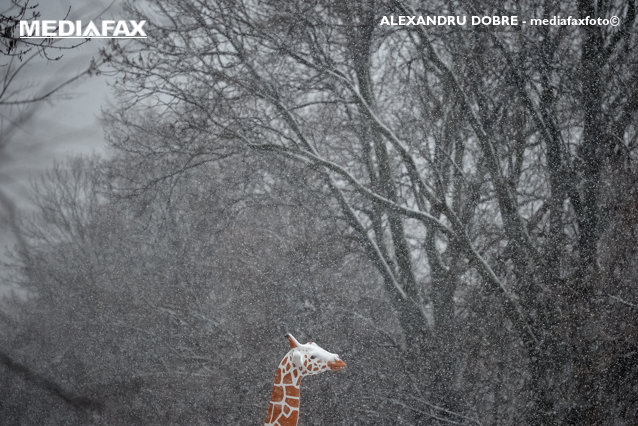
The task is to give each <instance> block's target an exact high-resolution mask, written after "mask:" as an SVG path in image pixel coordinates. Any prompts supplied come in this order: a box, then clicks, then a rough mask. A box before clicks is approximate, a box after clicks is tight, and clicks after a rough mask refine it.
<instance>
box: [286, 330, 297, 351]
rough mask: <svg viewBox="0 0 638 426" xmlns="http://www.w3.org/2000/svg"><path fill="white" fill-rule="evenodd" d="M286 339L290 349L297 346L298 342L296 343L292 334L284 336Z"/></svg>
mask: <svg viewBox="0 0 638 426" xmlns="http://www.w3.org/2000/svg"><path fill="white" fill-rule="evenodd" d="M286 337H287V338H288V343H289V344H290V349H294V348H296V347H297V346H299V342H298V341H297V339H295V336H293V335H292V334H290V333H288V334H286Z"/></svg>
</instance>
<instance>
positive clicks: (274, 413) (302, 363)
mask: <svg viewBox="0 0 638 426" xmlns="http://www.w3.org/2000/svg"><path fill="white" fill-rule="evenodd" d="M286 337H287V338H288V343H289V344H290V350H289V351H288V353H287V354H286V356H285V357H284V358H283V359H282V360H281V362H280V363H279V368H277V373H275V383H274V384H273V387H272V395H271V397H270V404H269V405H268V414H267V415H266V421H265V423H264V426H271V425H272V426H296V425H297V420H298V419H299V387H300V385H301V379H302V378H303V377H305V376H311V375H313V374H318V373H321V372H324V371H328V370H332V371H337V370H340V369H342V368H344V367H345V366H346V363H345V362H343V361H342V360H341V358H339V355H337V354H333V353H330V352H328V351H326V350H324V349H322V348H321V347H319V345H317V344H316V343H313V342H308V343H306V344H305V345H302V344H301V343H299V342H298V341H297V339H295V338H294V337H293V335H292V334H290V333H288V334H286Z"/></svg>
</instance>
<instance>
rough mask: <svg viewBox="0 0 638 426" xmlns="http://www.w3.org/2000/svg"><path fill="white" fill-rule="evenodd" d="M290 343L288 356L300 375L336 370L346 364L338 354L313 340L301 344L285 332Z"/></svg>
mask: <svg viewBox="0 0 638 426" xmlns="http://www.w3.org/2000/svg"><path fill="white" fill-rule="evenodd" d="M286 337H287V338H288V342H289V343H290V352H289V354H290V356H291V360H292V364H293V366H294V367H295V368H296V369H297V370H298V371H299V373H300V375H301V376H302V377H303V376H311V375H313V374H318V373H321V372H323V371H328V370H332V371H337V370H340V369H342V368H344V367H345V366H346V363H345V362H343V360H342V359H341V358H339V355H337V354H333V353H331V352H328V351H327V350H325V349H323V348H322V347H320V346H319V345H317V344H316V343H313V342H308V343H306V344H305V345H302V344H301V343H299V342H298V341H297V339H295V338H294V336H293V335H292V334H290V333H288V334H286Z"/></svg>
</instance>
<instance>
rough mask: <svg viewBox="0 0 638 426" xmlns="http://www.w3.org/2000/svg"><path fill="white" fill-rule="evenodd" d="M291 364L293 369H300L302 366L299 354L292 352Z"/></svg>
mask: <svg viewBox="0 0 638 426" xmlns="http://www.w3.org/2000/svg"><path fill="white" fill-rule="evenodd" d="M292 363H293V364H295V367H297V368H300V367H301V366H302V362H301V352H299V351H294V352H293V353H292Z"/></svg>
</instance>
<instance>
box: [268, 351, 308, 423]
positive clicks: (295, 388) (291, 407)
mask: <svg viewBox="0 0 638 426" xmlns="http://www.w3.org/2000/svg"><path fill="white" fill-rule="evenodd" d="M301 378H302V375H301V372H300V371H299V369H297V368H296V367H295V366H294V365H293V363H292V353H291V352H288V354H287V355H286V356H285V357H284V359H282V360H281V362H280V363H279V368H278V369H277V373H275V382H274V384H273V387H272V395H271V397H270V404H269V405H268V414H267V415H266V422H265V423H264V425H273V426H296V425H297V420H298V419H299V391H300V385H301Z"/></svg>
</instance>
